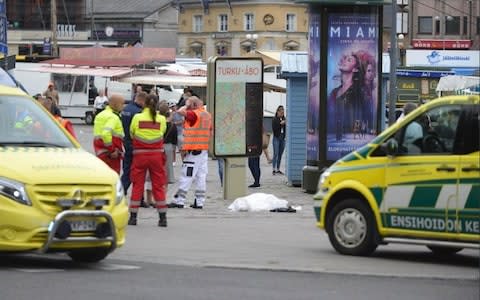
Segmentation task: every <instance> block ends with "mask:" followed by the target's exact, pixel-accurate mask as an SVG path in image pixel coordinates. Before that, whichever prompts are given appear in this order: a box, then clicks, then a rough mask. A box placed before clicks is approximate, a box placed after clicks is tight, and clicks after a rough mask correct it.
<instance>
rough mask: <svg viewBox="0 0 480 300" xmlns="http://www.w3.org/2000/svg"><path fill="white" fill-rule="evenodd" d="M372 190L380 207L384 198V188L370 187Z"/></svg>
mask: <svg viewBox="0 0 480 300" xmlns="http://www.w3.org/2000/svg"><path fill="white" fill-rule="evenodd" d="M370 192H371V193H372V194H373V197H375V202H377V206H378V207H380V204H382V200H383V188H381V187H374V188H370Z"/></svg>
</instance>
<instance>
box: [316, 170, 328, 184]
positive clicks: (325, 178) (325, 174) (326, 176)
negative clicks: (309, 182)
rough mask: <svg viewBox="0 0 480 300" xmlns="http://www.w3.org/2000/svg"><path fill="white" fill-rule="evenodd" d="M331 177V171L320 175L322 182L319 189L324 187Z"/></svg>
mask: <svg viewBox="0 0 480 300" xmlns="http://www.w3.org/2000/svg"><path fill="white" fill-rule="evenodd" d="M329 176H330V171H325V172H323V173H322V175H320V181H319V183H318V185H319V187H321V186H323V185H324V184H325V182H327V179H328V177H329Z"/></svg>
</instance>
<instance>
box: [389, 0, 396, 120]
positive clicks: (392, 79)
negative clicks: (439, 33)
mask: <svg viewBox="0 0 480 300" xmlns="http://www.w3.org/2000/svg"><path fill="white" fill-rule="evenodd" d="M391 17H392V24H391V29H390V98H389V99H388V124H389V125H392V124H393V123H395V106H396V103H397V5H396V4H395V3H394V2H392V15H391Z"/></svg>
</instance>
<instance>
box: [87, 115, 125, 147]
mask: <svg viewBox="0 0 480 300" xmlns="http://www.w3.org/2000/svg"><path fill="white" fill-rule="evenodd" d="M93 135H94V138H93V147H94V149H95V154H97V156H98V155H100V154H103V153H112V152H114V151H115V150H118V151H120V152H121V153H123V127H122V121H121V120H120V116H119V115H118V114H117V113H116V112H114V111H113V110H112V108H111V107H110V106H107V107H106V108H105V110H103V111H102V112H101V113H99V114H98V115H97V116H95V121H94V123H93Z"/></svg>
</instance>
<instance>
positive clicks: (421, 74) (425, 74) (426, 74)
mask: <svg viewBox="0 0 480 300" xmlns="http://www.w3.org/2000/svg"><path fill="white" fill-rule="evenodd" d="M454 74H455V72H452V71H420V70H412V71H410V70H397V76H405V77H416V78H440V77H443V76H447V75H454Z"/></svg>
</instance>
